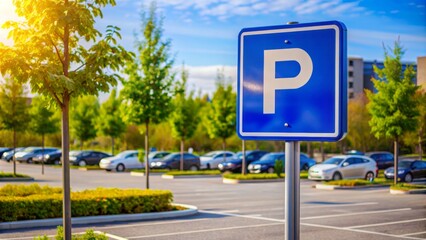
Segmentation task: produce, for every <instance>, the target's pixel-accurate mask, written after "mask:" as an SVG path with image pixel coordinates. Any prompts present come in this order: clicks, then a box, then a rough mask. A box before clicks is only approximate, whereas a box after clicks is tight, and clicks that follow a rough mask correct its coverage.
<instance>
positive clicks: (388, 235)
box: [301, 223, 424, 240]
mask: <svg viewBox="0 0 426 240" xmlns="http://www.w3.org/2000/svg"><path fill="white" fill-rule="evenodd" d="M301 225H304V226H310V227H318V228H328V229H333V230H342V231H350V232H359V233H367V234H374V235H380V236H387V237H394V238H397V239H416V240H424V238H416V237H409V236H405V235H394V234H388V233H381V232H372V231H366V230H361V229H352V228H351V229H349V228H341V227H333V226H326V225H320V224H311V223H301Z"/></svg>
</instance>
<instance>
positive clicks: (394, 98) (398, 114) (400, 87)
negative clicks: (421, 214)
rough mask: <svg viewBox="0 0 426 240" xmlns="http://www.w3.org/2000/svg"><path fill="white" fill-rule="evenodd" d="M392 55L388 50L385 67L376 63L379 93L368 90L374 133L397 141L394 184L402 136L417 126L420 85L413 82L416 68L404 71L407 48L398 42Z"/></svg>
mask: <svg viewBox="0 0 426 240" xmlns="http://www.w3.org/2000/svg"><path fill="white" fill-rule="evenodd" d="M390 50H392V53H393V55H392V54H390V53H389V52H388V50H387V49H385V61H384V68H382V69H379V68H378V67H377V66H374V72H375V73H376V74H377V76H378V78H374V77H373V78H372V81H373V83H374V87H375V88H376V89H377V93H372V92H371V91H368V92H367V96H368V99H369V100H370V102H369V103H368V105H367V108H368V111H369V112H370V114H371V120H370V121H369V124H370V126H371V132H372V133H374V135H375V136H376V137H377V138H380V137H381V136H386V137H390V138H392V139H393V140H394V155H395V159H394V172H395V177H394V183H395V184H396V183H397V182H398V150H399V145H398V144H399V143H398V141H399V140H400V139H399V138H400V136H402V135H403V134H404V133H405V132H409V131H414V130H416V129H417V126H418V125H417V122H418V119H417V117H418V115H419V109H418V102H417V100H416V99H415V93H416V91H417V89H418V87H417V86H416V85H415V84H414V83H413V82H412V79H413V78H414V77H415V74H416V73H415V71H414V69H413V67H412V66H407V67H406V68H405V71H404V72H402V64H401V57H402V56H403V54H404V51H403V49H402V47H401V45H400V43H399V41H397V42H395V46H394V48H393V49H390Z"/></svg>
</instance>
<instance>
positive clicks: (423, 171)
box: [385, 160, 426, 182]
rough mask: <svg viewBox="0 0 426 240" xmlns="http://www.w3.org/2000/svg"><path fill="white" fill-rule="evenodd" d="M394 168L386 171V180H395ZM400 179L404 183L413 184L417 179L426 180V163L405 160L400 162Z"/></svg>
mask: <svg viewBox="0 0 426 240" xmlns="http://www.w3.org/2000/svg"><path fill="white" fill-rule="evenodd" d="M394 172H395V170H394V168H393V167H390V168H387V169H386V170H385V178H387V179H393V178H394V175H395V173H394ZM398 178H399V179H400V180H401V181H404V182H411V181H413V180H414V179H416V178H426V161H421V160H403V161H400V162H398Z"/></svg>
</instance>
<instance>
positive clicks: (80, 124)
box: [71, 96, 99, 150]
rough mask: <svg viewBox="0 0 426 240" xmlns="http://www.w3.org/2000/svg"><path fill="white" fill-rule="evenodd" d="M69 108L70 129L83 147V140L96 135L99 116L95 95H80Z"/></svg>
mask: <svg viewBox="0 0 426 240" xmlns="http://www.w3.org/2000/svg"><path fill="white" fill-rule="evenodd" d="M74 104H75V105H76V106H74V107H72V108H71V129H72V132H73V134H74V136H75V137H76V138H77V139H78V140H79V142H80V149H81V150H82V149H83V145H84V142H85V141H88V140H90V139H93V138H95V137H96V120H97V118H98V116H99V102H98V99H97V98H96V97H95V96H82V97H80V98H79V99H78V100H77V101H76V102H75V103H73V105H74Z"/></svg>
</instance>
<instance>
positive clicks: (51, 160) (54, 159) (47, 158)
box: [33, 150, 62, 165]
mask: <svg viewBox="0 0 426 240" xmlns="http://www.w3.org/2000/svg"><path fill="white" fill-rule="evenodd" d="M61 157H62V151H61V150H57V151H54V152H50V153H46V154H44V155H43V154H38V155H37V156H35V157H34V158H33V162H34V163H41V162H42V161H43V160H44V163H45V164H55V165H59V164H61Z"/></svg>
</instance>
